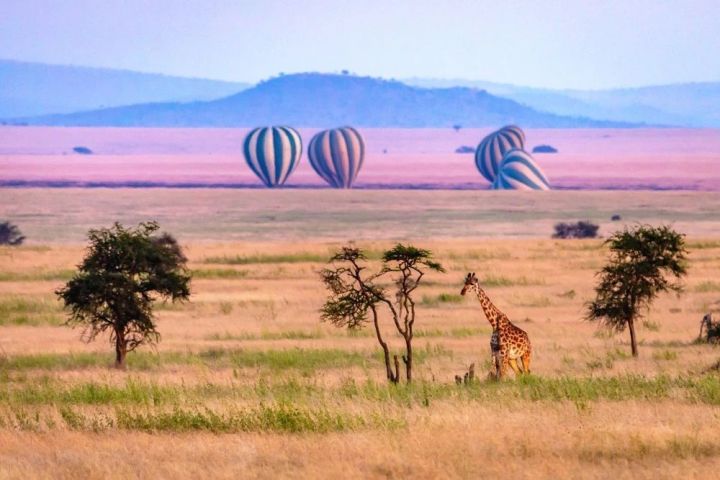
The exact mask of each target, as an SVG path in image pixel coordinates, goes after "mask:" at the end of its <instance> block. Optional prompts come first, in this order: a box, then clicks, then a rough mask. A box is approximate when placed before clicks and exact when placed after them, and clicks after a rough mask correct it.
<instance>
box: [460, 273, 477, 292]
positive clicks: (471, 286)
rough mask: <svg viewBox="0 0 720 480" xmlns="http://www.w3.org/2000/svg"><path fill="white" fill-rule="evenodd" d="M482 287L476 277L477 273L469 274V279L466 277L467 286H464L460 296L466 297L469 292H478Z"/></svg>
mask: <svg viewBox="0 0 720 480" xmlns="http://www.w3.org/2000/svg"><path fill="white" fill-rule="evenodd" d="M479 286H480V282H479V281H478V278H477V277H476V276H475V273H474V272H473V273H468V274H467V277H465V285H463V288H462V291H460V295H465V294H466V293H467V292H468V290H470V291H477V289H478V287H479Z"/></svg>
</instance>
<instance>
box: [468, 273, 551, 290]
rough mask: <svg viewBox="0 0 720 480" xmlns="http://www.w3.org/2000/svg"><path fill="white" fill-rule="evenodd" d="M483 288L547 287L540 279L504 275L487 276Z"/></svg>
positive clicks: (481, 283)
mask: <svg viewBox="0 0 720 480" xmlns="http://www.w3.org/2000/svg"><path fill="white" fill-rule="evenodd" d="M480 285H481V286H483V287H488V288H494V287H529V286H534V285H545V281H544V280H542V279H539V278H528V277H525V276H522V277H516V278H510V277H505V276H503V275H487V276H485V278H484V279H483V280H481V281H480Z"/></svg>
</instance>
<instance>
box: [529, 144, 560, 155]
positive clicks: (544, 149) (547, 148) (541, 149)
mask: <svg viewBox="0 0 720 480" xmlns="http://www.w3.org/2000/svg"><path fill="white" fill-rule="evenodd" d="M532 153H557V148H555V147H553V146H551V145H537V146H535V147H533V149H532Z"/></svg>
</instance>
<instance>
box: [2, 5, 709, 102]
mask: <svg viewBox="0 0 720 480" xmlns="http://www.w3.org/2000/svg"><path fill="white" fill-rule="evenodd" d="M718 24H720V13H718V9H717V8H716V5H714V2H713V1H711V0H692V1H683V2H680V1H667V2H655V1H649V0H639V1H635V2H632V3H630V4H628V3H626V2H620V1H606V2H599V1H590V2H582V3H574V2H573V3H569V4H568V3H567V2H561V1H552V0H548V1H543V2H530V1H518V2H512V3H511V4H498V3H496V2H464V1H459V0H458V1H450V2H443V3H442V4H439V3H437V2H408V1H398V2H393V3H392V4H388V3H384V2H345V1H334V2H329V1H310V2H305V4H304V5H303V7H302V8H299V7H295V6H294V5H291V6H287V5H286V4H285V3H284V2H280V1H277V0H272V1H266V2H244V1H240V2H230V1H222V0H216V1H205V2H201V1H199V0H189V1H185V2H182V3H178V2H173V1H172V0H155V1H152V2H149V1H142V0H130V1H125V2H119V1H117V2H116V1H109V2H102V3H98V2H93V1H91V0H72V1H66V2H63V3H58V2H55V1H52V0H32V1H19V0H9V1H6V2H3V4H2V5H1V6H0V58H6V59H8V60H14V61H21V62H41V63H49V64H55V65H74V66H84V67H97V68H114V69H122V70H132V71H138V72H147V73H158V74H164V75H171V76H183V77H195V78H205V79H215V80H224V81H233V82H244V83H256V82H258V81H260V80H263V79H267V78H269V77H272V76H276V75H278V74H279V73H281V72H282V73H286V74H289V73H299V72H321V73H338V72H340V71H342V70H349V71H351V72H353V73H356V74H358V75H364V76H365V75H367V76H372V77H382V78H396V79H400V80H402V79H409V78H427V79H443V80H456V79H457V80H467V81H489V82H496V83H508V84H513V85H518V86H527V87H534V88H552V89H593V90H594V89H606V88H632V87H638V86H646V85H664V84H675V83H694V82H712V81H719V80H720V75H719V74H718V72H720V56H717V55H716V52H717V51H720V31H718V30H717V28H716V26H717V25H718ZM668 59H670V61H669V60H668Z"/></svg>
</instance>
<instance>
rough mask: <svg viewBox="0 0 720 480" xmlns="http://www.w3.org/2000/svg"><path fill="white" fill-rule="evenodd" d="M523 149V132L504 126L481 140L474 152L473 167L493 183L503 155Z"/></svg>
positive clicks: (518, 128)
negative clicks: (516, 149)
mask: <svg viewBox="0 0 720 480" xmlns="http://www.w3.org/2000/svg"><path fill="white" fill-rule="evenodd" d="M524 147H525V132H523V131H522V129H521V128H520V127H518V126H516V125H508V126H505V127H503V128H501V129H500V130H497V131H495V132H492V133H491V134H489V135H488V136H486V137H485V138H483V140H482V141H481V142H480V145H478V147H477V150H475V166H477V169H478V170H479V171H480V173H481V174H482V176H483V177H485V178H486V179H487V180H488V181H489V182H493V181H494V180H495V177H496V176H497V173H498V168H499V166H500V162H502V159H503V157H504V156H505V154H506V153H507V152H508V151H509V150H511V149H513V148H524Z"/></svg>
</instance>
